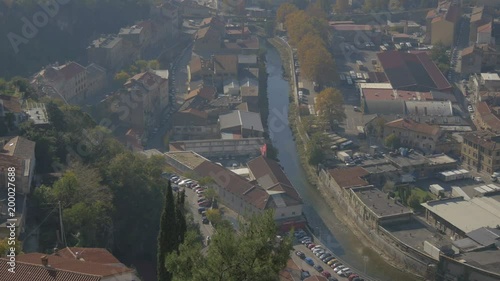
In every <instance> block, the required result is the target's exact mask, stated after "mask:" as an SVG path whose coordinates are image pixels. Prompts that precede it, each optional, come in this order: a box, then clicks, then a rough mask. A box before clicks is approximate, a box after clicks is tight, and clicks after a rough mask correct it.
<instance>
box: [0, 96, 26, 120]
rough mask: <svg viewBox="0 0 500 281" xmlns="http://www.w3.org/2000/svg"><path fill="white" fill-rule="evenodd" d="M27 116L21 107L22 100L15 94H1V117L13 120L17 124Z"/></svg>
mask: <svg viewBox="0 0 500 281" xmlns="http://www.w3.org/2000/svg"><path fill="white" fill-rule="evenodd" d="M24 118H25V114H24V112H23V110H22V108H21V101H20V100H19V99H18V98H16V97H13V96H7V95H0V119H3V120H5V121H6V122H12V124H11V125H13V126H16V125H17V124H19V123H20V122H21V121H23V120H24Z"/></svg>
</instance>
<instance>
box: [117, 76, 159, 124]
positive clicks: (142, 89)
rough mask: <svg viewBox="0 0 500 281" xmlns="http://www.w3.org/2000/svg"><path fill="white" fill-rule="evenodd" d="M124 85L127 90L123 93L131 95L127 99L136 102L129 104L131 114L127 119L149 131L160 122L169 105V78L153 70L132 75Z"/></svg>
mask: <svg viewBox="0 0 500 281" xmlns="http://www.w3.org/2000/svg"><path fill="white" fill-rule="evenodd" d="M167 77H168V74H167ZM124 87H125V89H126V92H124V93H122V95H129V99H125V100H127V101H129V103H130V102H132V103H134V104H135V106H132V105H128V107H129V114H128V116H127V117H128V118H127V120H125V121H127V122H128V123H130V124H131V125H132V127H134V128H142V130H144V131H145V132H149V130H150V129H152V128H153V127H154V126H156V125H157V124H158V122H159V120H160V118H161V115H162V113H163V110H165V109H166V107H167V106H168V79H166V78H164V77H162V76H160V75H158V74H156V73H155V72H153V71H146V72H142V73H139V74H137V75H135V76H133V77H131V78H130V79H129V80H128V81H127V82H126V83H125V84H124Z"/></svg>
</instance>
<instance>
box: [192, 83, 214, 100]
mask: <svg viewBox="0 0 500 281" xmlns="http://www.w3.org/2000/svg"><path fill="white" fill-rule="evenodd" d="M216 95H217V89H216V88H215V87H210V86H201V87H200V88H198V89H194V90H192V91H191V92H189V94H188V95H187V96H186V98H185V100H189V99H192V98H194V97H200V98H203V99H205V100H208V101H211V100H213V99H215V96H216Z"/></svg>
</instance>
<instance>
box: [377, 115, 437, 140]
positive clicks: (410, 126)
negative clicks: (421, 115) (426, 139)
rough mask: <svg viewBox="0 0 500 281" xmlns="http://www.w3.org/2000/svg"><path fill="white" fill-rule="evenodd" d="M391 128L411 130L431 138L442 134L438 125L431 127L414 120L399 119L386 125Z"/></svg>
mask: <svg viewBox="0 0 500 281" xmlns="http://www.w3.org/2000/svg"><path fill="white" fill-rule="evenodd" d="M385 126H386V127H389V128H397V129H403V130H409V131H413V132H418V133H421V134H425V135H429V136H437V135H439V133H440V128H439V126H438V125H429V124H426V123H418V122H416V121H413V120H412V119H404V118H401V119H398V120H394V121H391V122H388V123H386V124H385Z"/></svg>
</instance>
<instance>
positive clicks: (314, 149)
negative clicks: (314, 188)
mask: <svg viewBox="0 0 500 281" xmlns="http://www.w3.org/2000/svg"><path fill="white" fill-rule="evenodd" d="M327 144H328V137H327V136H326V135H325V134H323V133H322V132H317V133H314V134H313V135H312V136H311V138H310V139H309V142H308V144H307V152H308V156H309V157H308V158H309V159H308V162H309V164H311V165H313V166H316V165H318V164H319V163H321V162H323V160H324V159H325V153H324V149H326V146H327Z"/></svg>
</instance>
